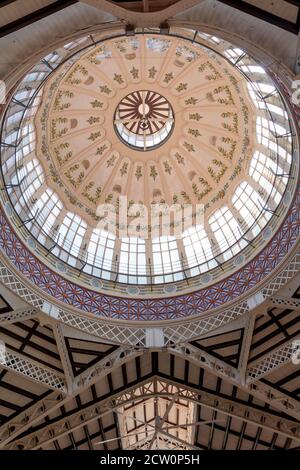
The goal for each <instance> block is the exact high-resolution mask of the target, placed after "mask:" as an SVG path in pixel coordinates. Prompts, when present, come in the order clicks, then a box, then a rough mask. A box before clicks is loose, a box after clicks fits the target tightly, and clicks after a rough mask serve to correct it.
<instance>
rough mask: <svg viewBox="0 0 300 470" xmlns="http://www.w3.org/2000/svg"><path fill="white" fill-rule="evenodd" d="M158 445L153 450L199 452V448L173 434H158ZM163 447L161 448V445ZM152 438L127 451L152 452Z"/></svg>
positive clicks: (147, 438)
mask: <svg viewBox="0 0 300 470" xmlns="http://www.w3.org/2000/svg"><path fill="white" fill-rule="evenodd" d="M157 441H158V442H157V444H154V445H153V446H152V447H151V450H159V449H170V450H199V447H196V446H193V445H191V444H189V443H188V442H185V441H182V440H181V439H179V438H176V437H175V436H171V434H169V433H167V432H164V431H160V432H158V433H157ZM160 442H161V443H162V446H163V447H160V445H159V443H160ZM150 443H151V436H150V437H146V438H145V439H142V440H141V441H138V442H137V443H136V444H134V445H132V446H129V447H126V450H146V449H148V450H150Z"/></svg>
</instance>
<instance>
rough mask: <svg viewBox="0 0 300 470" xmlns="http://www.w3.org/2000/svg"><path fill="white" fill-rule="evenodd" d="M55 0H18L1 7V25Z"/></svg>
mask: <svg viewBox="0 0 300 470" xmlns="http://www.w3.org/2000/svg"><path fill="white" fill-rule="evenodd" d="M51 3H53V0H16V1H15V2H12V3H10V4H9V5H7V6H5V7H2V8H1V15H0V26H3V25H6V24H8V23H11V22H12V21H15V20H17V19H18V18H22V17H23V16H25V15H29V14H30V13H32V12H34V11H36V10H39V9H40V8H44V7H46V6H48V5H51Z"/></svg>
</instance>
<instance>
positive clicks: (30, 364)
mask: <svg viewBox="0 0 300 470" xmlns="http://www.w3.org/2000/svg"><path fill="white" fill-rule="evenodd" d="M0 364H1V366H2V367H4V368H5V369H7V370H11V371H13V372H16V373H17V374H21V375H22V376H23V377H26V379H29V380H31V381H34V382H38V383H39V384H40V385H45V386H46V387H48V388H51V389H52V390H60V391H61V392H63V393H66V383H65V380H64V375H63V374H60V373H59V372H54V371H53V370H52V369H50V368H49V367H46V366H42V365H41V364H39V363H38V362H36V361H34V360H32V359H28V358H27V357H26V356H23V355H22V354H19V353H16V352H14V351H11V350H10V349H9V348H6V347H5V348H4V349H3V350H2V351H1V357H0Z"/></svg>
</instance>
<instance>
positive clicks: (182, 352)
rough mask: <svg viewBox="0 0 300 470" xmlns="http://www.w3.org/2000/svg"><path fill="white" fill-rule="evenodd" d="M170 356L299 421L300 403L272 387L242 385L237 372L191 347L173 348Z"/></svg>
mask: <svg viewBox="0 0 300 470" xmlns="http://www.w3.org/2000/svg"><path fill="white" fill-rule="evenodd" d="M167 351H168V352H169V353H170V354H174V355H175V356H178V357H181V358H182V359H184V360H186V361H190V362H192V363H193V364H195V365H196V366H198V367H202V368H203V369H206V370H208V371H209V372H211V373H212V374H214V375H216V376H217V377H221V378H222V379H225V380H227V381H228V382H230V383H231V384H232V385H235V386H237V387H239V388H240V389H241V390H243V391H244V392H246V393H248V394H251V395H253V396H254V397H255V398H258V399H259V400H261V401H263V402H265V403H269V404H270V405H271V406H273V407H274V408H276V409H278V410H280V411H283V412H284V413H286V414H288V415H290V416H292V417H293V418H295V419H298V420H299V421H300V402H299V401H298V400H296V399H293V398H290V397H289V396H287V395H286V394H285V393H282V392H279V391H278V390H276V389H275V388H274V387H271V386H269V385H265V384H264V383H262V382H260V381H259V380H258V381H257V382H256V383H246V384H244V383H243V377H242V376H240V374H239V370H238V369H235V368H234V367H232V366H230V365H229V364H226V363H225V362H223V361H221V360H219V359H216V358H215V357H213V356H211V355H210V354H209V353H206V352H204V351H200V350H199V349H198V348H195V347H194V346H192V345H188V346H180V345H179V346H174V347H171V348H168V350H167Z"/></svg>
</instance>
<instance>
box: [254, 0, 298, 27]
mask: <svg viewBox="0 0 300 470" xmlns="http://www.w3.org/2000/svg"><path fill="white" fill-rule="evenodd" d="M247 3H250V5H253V6H255V7H258V8H261V9H263V10H266V11H268V12H269V13H273V15H277V16H280V17H282V18H284V19H286V20H288V21H292V22H293V23H296V21H297V15H298V8H297V6H296V5H293V4H292V3H288V2H287V1H286V0H247Z"/></svg>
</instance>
